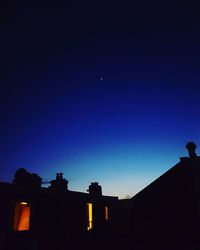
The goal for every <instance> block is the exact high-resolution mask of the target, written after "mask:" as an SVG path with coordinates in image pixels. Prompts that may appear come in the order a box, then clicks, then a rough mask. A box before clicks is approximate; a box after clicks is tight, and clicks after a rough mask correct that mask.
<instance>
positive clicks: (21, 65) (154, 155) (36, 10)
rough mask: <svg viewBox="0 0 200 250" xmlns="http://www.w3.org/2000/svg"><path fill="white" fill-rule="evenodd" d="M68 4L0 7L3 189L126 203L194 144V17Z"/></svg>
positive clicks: (141, 7) (198, 41) (198, 70)
mask: <svg viewBox="0 0 200 250" xmlns="http://www.w3.org/2000/svg"><path fill="white" fill-rule="evenodd" d="M66 2H67V3H65V4H64V3H61V2H57V1H55V2H52V1H48V2H46V3H45V2H43V3H42V4H41V3H40V4H38V5H37V4H36V3H35V5H31V4H30V3H26V4H27V5H24V6H22V5H21V6H20V5H19V3H18V5H17V4H16V5H15V6H14V5H13V6H7V7H5V8H3V9H2V10H1V11H2V14H1V19H0V29H1V41H0V45H1V50H0V51H1V52H0V70H1V73H0V180H1V181H7V182H11V181H12V180H13V177H14V173H15V171H16V170H17V169H18V168H20V167H24V168H26V169H27V170H28V171H30V172H34V173H38V174H39V175H40V176H41V177H42V178H43V181H49V180H52V179H53V178H54V177H55V173H57V172H63V173H64V177H65V178H66V179H68V180H69V189H70V190H77V191H82V192H85V191H86V190H87V188H88V185H89V184H90V182H92V181H98V182H99V183H100V184H101V185H102V188H103V193H104V194H106V195H116V196H119V197H120V198H124V197H128V196H133V195H134V194H136V193H137V192H138V191H140V190H141V189H142V188H144V187H145V186H146V185H148V184H149V183H150V182H151V181H153V180H154V179H155V178H157V177H159V176H160V175H161V174H162V173H164V172H165V171H166V170H168V169H169V168H170V167H172V166H173V165H175V164H176V163H177V162H178V161H179V157H180V156H187V151H186V149H185V145H186V142H187V141H194V142H195V143H196V144H197V146H198V145H199V146H200V81H199V80H200V61H199V60H200V59H199V58H200V16H199V8H198V6H195V5H192V4H191V3H190V2H189V1H188V2H187V4H184V3H183V2H181V1H180V2H176V1H173V2H169V1H165V3H163V1H157V2H155V1H153V2H152V1H139V3H138V2H135V3H134V1H131V2H132V3H131V4H130V2H129V3H128V2H126V1H120V2H117V1H112V0H111V1H91V2H88V1H79V0H78V1H66ZM161 2H162V3H161ZM197 153H198V148H197Z"/></svg>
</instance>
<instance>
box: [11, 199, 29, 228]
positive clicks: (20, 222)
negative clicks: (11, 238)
mask: <svg viewBox="0 0 200 250" xmlns="http://www.w3.org/2000/svg"><path fill="white" fill-rule="evenodd" d="M29 227H30V206H28V203H27V202H18V203H17V204H16V206H15V217H14V230H15V231H25V230H29Z"/></svg>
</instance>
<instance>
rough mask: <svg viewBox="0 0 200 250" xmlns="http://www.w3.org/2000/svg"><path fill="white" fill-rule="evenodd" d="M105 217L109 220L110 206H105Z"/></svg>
mask: <svg viewBox="0 0 200 250" xmlns="http://www.w3.org/2000/svg"><path fill="white" fill-rule="evenodd" d="M105 219H106V220H108V207H105Z"/></svg>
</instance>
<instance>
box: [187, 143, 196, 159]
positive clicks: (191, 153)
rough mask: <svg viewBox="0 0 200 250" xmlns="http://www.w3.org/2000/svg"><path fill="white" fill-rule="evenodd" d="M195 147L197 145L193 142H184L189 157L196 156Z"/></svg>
mask: <svg viewBox="0 0 200 250" xmlns="http://www.w3.org/2000/svg"><path fill="white" fill-rule="evenodd" d="M196 147H197V146H196V145H195V144H194V142H188V143H187V144H186V148H187V150H188V153H189V157H190V158H196V157H197V155H196V152H195V150H196Z"/></svg>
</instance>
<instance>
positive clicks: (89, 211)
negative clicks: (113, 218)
mask: <svg viewBox="0 0 200 250" xmlns="http://www.w3.org/2000/svg"><path fill="white" fill-rule="evenodd" d="M87 213H88V226H87V230H91V229H92V219H93V218H92V203H87Z"/></svg>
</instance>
